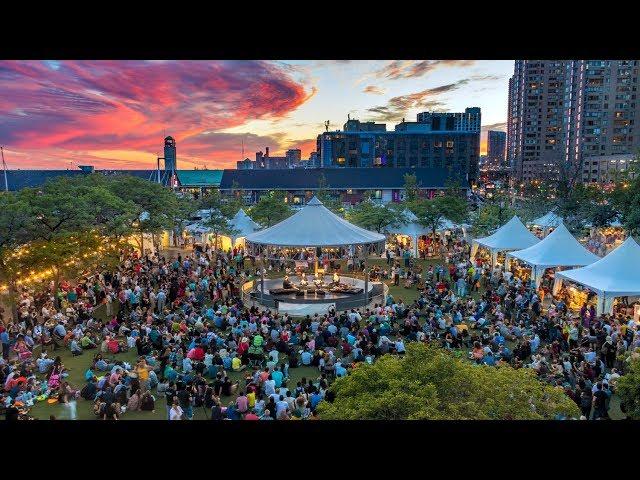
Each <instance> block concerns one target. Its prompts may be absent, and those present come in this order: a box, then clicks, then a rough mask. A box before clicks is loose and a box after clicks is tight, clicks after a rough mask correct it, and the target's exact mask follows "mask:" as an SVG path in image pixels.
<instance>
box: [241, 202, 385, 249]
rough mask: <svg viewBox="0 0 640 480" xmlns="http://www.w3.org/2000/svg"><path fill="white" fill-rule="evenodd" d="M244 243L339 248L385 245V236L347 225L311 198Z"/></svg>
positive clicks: (247, 238)
mask: <svg viewBox="0 0 640 480" xmlns="http://www.w3.org/2000/svg"><path fill="white" fill-rule="evenodd" d="M246 241H247V242H248V243H253V244H256V245H272V246H278V247H339V246H344V245H365V244H377V243H382V244H383V245H384V241H385V236H384V235H382V234H380V233H376V232H370V231H369V230H365V229H364V228H360V227H358V226H356V225H353V224H352V223H349V222H347V221H346V220H345V219H344V218H341V217H339V216H338V215H336V214H335V213H333V212H332V211H331V210H329V209H328V208H326V207H325V206H324V205H323V204H322V202H321V201H320V200H318V199H317V198H316V197H313V198H312V199H311V200H310V201H309V203H307V205H305V207H304V208H302V209H300V210H298V211H297V212H296V213H294V214H293V215H291V216H290V217H289V218H287V219H285V220H283V221H282V222H280V223H278V224H276V225H274V226H272V227H269V228H266V229H264V230H261V231H259V232H254V233H251V234H249V235H247V237H246Z"/></svg>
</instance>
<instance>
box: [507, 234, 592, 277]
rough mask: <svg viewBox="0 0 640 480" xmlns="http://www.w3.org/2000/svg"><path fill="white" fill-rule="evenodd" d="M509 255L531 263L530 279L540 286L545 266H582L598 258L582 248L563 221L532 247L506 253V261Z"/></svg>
mask: <svg viewBox="0 0 640 480" xmlns="http://www.w3.org/2000/svg"><path fill="white" fill-rule="evenodd" d="M510 257H513V258H517V259H518V260H521V261H523V262H525V263H527V264H529V265H531V279H532V280H533V281H534V282H535V285H536V287H539V286H540V282H541V281H542V276H543V274H544V271H545V270H546V269H547V268H555V267H582V266H584V265H590V264H592V263H593V262H597V261H598V260H599V259H600V257H598V256H597V255H595V254H593V253H591V252H590V251H588V250H587V249H586V248H584V247H583V246H582V245H581V244H580V242H578V240H576V239H575V238H574V236H573V235H571V233H570V232H569V230H568V229H567V227H565V226H564V224H563V223H560V224H559V225H558V227H557V228H556V229H555V230H554V231H553V232H551V234H549V235H548V236H547V237H546V238H545V239H544V240H542V241H540V242H539V243H536V244H535V245H533V246H532V247H529V248H525V249H524V250H517V251H515V252H510V253H507V261H508V260H509V258H510Z"/></svg>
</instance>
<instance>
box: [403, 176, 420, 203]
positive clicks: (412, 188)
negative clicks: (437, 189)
mask: <svg viewBox="0 0 640 480" xmlns="http://www.w3.org/2000/svg"><path fill="white" fill-rule="evenodd" d="M419 191H420V189H419V185H418V177H417V176H416V175H415V174H413V173H407V174H405V176H404V201H405V202H407V203H408V204H413V202H415V201H416V200H418V193H419Z"/></svg>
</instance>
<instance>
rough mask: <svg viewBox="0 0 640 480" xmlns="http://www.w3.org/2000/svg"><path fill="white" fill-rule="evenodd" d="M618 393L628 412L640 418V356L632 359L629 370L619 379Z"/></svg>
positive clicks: (631, 415)
mask: <svg viewBox="0 0 640 480" xmlns="http://www.w3.org/2000/svg"><path fill="white" fill-rule="evenodd" d="M632 355H634V354H632ZM616 393H617V394H618V395H619V396H620V403H621V404H622V405H624V409H625V411H626V414H627V415H628V416H629V417H630V418H632V419H634V420H640V359H639V358H633V359H631V362H630V363H629V367H628V370H627V371H625V374H624V375H622V376H621V377H620V378H619V379H618V381H617V384H616Z"/></svg>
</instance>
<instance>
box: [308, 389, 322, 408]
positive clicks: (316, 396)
mask: <svg viewBox="0 0 640 480" xmlns="http://www.w3.org/2000/svg"><path fill="white" fill-rule="evenodd" d="M310 401H311V408H316V407H317V406H318V404H319V403H320V402H321V401H322V395H320V394H319V393H317V392H316V393H314V394H313V395H311V398H310Z"/></svg>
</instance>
